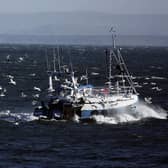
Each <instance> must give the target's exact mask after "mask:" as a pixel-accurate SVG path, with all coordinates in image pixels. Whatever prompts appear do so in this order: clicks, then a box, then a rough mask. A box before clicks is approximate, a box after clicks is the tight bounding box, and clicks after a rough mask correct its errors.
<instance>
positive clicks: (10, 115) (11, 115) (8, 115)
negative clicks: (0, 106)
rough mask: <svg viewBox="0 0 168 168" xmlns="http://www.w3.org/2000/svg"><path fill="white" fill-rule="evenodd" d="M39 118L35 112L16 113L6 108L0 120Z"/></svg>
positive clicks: (0, 114)
mask: <svg viewBox="0 0 168 168" xmlns="http://www.w3.org/2000/svg"><path fill="white" fill-rule="evenodd" d="M37 119H38V118H37V117H35V116H33V113H26V112H20V113H14V112H11V111H10V110H4V111H1V112H0V120H5V121H8V122H14V123H16V122H29V121H33V120H37Z"/></svg>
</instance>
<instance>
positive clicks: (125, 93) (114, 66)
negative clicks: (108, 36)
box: [34, 33, 138, 122]
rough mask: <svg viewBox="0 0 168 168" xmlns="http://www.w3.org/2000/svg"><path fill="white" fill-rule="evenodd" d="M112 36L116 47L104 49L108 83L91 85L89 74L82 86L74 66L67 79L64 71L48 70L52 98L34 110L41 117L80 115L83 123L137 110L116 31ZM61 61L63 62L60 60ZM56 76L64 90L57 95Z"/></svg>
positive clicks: (134, 93) (135, 92)
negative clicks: (98, 85) (116, 43)
mask: <svg viewBox="0 0 168 168" xmlns="http://www.w3.org/2000/svg"><path fill="white" fill-rule="evenodd" d="M112 39H113V47H112V48H111V49H110V50H106V52H105V53H106V56H107V57H108V62H109V63H108V82H105V83H106V85H105V86H104V87H94V86H93V85H88V77H87V75H86V80H87V84H86V85H84V86H81V85H80V83H78V82H77V79H76V78H75V75H74V72H73V70H72V68H71V72H70V73H69V74H68V78H67V76H66V75H65V73H62V72H61V71H59V72H57V71H56V70H55V72H50V73H49V89H48V90H49V93H50V94H49V95H50V97H49V98H50V99H49V101H48V103H47V107H46V105H45V103H44V102H42V103H41V106H40V107H38V108H36V109H35V111H34V115H35V116H39V117H40V118H47V119H53V118H54V119H66V120H72V119H73V118H74V117H75V116H78V117H79V120H80V121H82V122H84V121H93V120H94V118H95V116H97V115H103V116H113V115H115V114H116V113H118V112H124V111H125V110H126V109H129V110H133V111H134V110H135V107H136V103H137V101H138V93H137V91H136V89H135V87H134V83H133V81H132V77H131V75H130V73H129V71H128V68H127V66H126V64H125V62H124V59H123V57H122V54H121V49H120V48H117V47H116V46H115V35H114V34H113V33H112ZM54 62H55V61H54ZM58 63H59V64H60V62H59V61H58ZM54 66H55V65H54ZM59 67H60V65H59ZM60 74H61V75H60ZM62 74H64V75H62ZM58 76H59V77H58ZM61 76H62V77H61ZM65 76H66V77H65ZM55 77H56V78H57V79H58V80H59V88H61V89H62V90H61V92H59V94H58V93H57V95H55V94H54V93H55V92H56V91H57V90H58V89H54V88H53V78H55ZM57 88H58V87H57ZM134 112H135V111H134Z"/></svg>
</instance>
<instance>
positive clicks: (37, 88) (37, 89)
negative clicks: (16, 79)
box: [33, 86, 41, 92]
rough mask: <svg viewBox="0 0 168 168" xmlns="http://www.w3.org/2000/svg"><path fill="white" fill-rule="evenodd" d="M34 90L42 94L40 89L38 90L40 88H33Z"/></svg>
mask: <svg viewBox="0 0 168 168" xmlns="http://www.w3.org/2000/svg"><path fill="white" fill-rule="evenodd" d="M33 89H34V90H36V91H39V92H41V89H40V88H38V87H36V86H34V88H33Z"/></svg>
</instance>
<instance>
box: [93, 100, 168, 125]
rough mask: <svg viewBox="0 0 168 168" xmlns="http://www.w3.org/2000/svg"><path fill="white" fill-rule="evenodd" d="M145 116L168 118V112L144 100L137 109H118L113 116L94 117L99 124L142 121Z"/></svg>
mask: <svg viewBox="0 0 168 168" xmlns="http://www.w3.org/2000/svg"><path fill="white" fill-rule="evenodd" d="M145 118H156V119H167V112H166V111H165V110H163V109H162V108H161V107H156V106H151V105H150V106H149V105H147V104H146V103H144V102H138V103H137V105H136V109H135V110H132V111H128V110H124V111H116V114H114V115H112V117H106V116H103V115H97V116H96V115H95V116H93V119H94V120H95V121H96V122H97V123H98V124H103V123H105V124H119V123H127V122H135V121H140V120H142V119H145Z"/></svg>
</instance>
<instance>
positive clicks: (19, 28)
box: [0, 12, 168, 36]
mask: <svg viewBox="0 0 168 168" xmlns="http://www.w3.org/2000/svg"><path fill="white" fill-rule="evenodd" d="M167 18H168V15H113V14H109V13H98V12H55V13H33V14H0V21H1V24H0V34H10V35H106V34H109V32H108V31H109V28H110V26H114V27H116V29H117V32H118V33H119V34H121V35H152V36H153V35H157V36H159V35H168V22H167Z"/></svg>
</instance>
